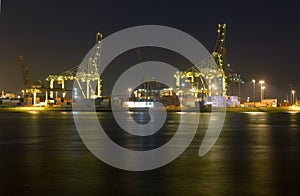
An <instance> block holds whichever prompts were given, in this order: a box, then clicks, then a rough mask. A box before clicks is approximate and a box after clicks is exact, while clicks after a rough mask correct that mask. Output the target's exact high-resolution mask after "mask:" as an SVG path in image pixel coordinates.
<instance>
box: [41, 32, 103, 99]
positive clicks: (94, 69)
mask: <svg viewBox="0 0 300 196" xmlns="http://www.w3.org/2000/svg"><path fill="white" fill-rule="evenodd" d="M101 45H102V34H101V33H100V32H98V33H97V34H96V45H95V47H94V50H93V53H92V55H91V57H90V58H89V59H88V61H87V62H85V63H87V64H86V65H84V66H83V65H77V66H75V67H73V68H71V69H69V70H67V71H65V72H63V73H61V74H58V75H49V76H48V77H47V78H46V80H47V81H49V82H50V98H51V99H52V98H53V89H54V81H57V82H58V84H61V89H62V90H63V91H64V90H65V81H66V80H75V81H76V84H77V86H78V88H79V90H80V91H81V94H82V98H83V99H90V98H96V97H101V96H102V89H101V88H102V83H101V82H102V80H101V78H100V75H99V73H98V65H99V64H100V53H101ZM93 81H97V83H98V84H97V95H94V94H93V93H94V89H93V88H92V86H91V82H93Z"/></svg>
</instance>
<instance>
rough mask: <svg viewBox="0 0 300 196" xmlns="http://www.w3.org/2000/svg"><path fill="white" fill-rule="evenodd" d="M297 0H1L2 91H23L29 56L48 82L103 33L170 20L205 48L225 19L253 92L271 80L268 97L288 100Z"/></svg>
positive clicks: (293, 78)
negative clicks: (257, 85) (254, 82)
mask: <svg viewBox="0 0 300 196" xmlns="http://www.w3.org/2000/svg"><path fill="white" fill-rule="evenodd" d="M299 10H300V3H299V1H290V2H289V1H269V2H261V1H244V2H243V1H237V2H231V1H210V0H209V1H163V0H161V1H141V0H140V1H100V0H98V1H96V0H88V1H83V0H82V1H78V0H72V1H69V0H60V1H58V0H26V1H21V0H2V8H1V14H0V43H1V45H0V69H1V70H0V89H1V90H2V89H3V90H6V91H10V92H19V91H20V90H21V89H22V83H23V81H22V72H21V67H20V64H19V61H18V56H19V55H22V56H23V57H24V60H25V63H26V64H27V66H28V67H29V73H30V77H31V78H32V79H35V80H45V78H46V76H47V75H49V74H58V73H61V72H63V71H65V70H67V69H69V68H71V67H73V66H75V65H77V64H79V63H80V62H81V60H82V59H83V57H84V56H85V54H86V53H87V52H88V51H89V50H90V49H91V48H92V47H93V45H94V42H95V34H96V32H98V31H100V32H102V33H103V35H104V37H105V36H108V35H110V34H112V33H114V32H117V31H119V30H122V29H124V28H128V27H132V26H137V25H147V24H153V25H165V26H170V27H174V28H177V29H179V30H182V31H184V32H186V33H188V34H190V35H192V36H193V37H195V38H196V39H197V40H199V41H200V42H201V43H202V44H203V45H204V46H205V47H206V48H207V49H208V51H210V52H211V51H212V50H213V48H214V46H215V42H216V31H217V24H218V23H223V22H225V23H226V24H227V40H226V46H227V55H228V61H229V63H230V64H231V67H232V69H233V70H234V71H236V72H238V73H239V74H240V75H241V77H242V78H243V80H244V81H245V84H244V85H243V86H242V96H243V97H246V96H251V95H252V91H251V87H252V86H251V85H252V84H251V82H250V81H251V79H253V78H255V79H256V80H260V79H264V80H265V81H266V96H267V97H278V98H280V99H282V98H284V97H286V95H287V94H288V93H289V92H290V84H292V85H293V88H294V89H295V90H296V95H297V92H299V93H300V77H298V75H299V70H300V69H299V67H300V65H299V46H300V40H299V35H300V23H299V19H300V17H299Z"/></svg>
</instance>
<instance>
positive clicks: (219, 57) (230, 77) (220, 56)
mask: <svg viewBox="0 0 300 196" xmlns="http://www.w3.org/2000/svg"><path fill="white" fill-rule="evenodd" d="M225 43H226V24H225V23H223V24H218V31H217V42H216V45H215V48H214V51H213V52H212V56H213V58H214V59H215V61H216V63H217V65H218V67H219V69H220V71H221V72H223V74H224V82H225V83H224V87H225V89H226V91H227V92H226V94H227V95H229V94H231V93H232V92H231V91H232V89H231V87H233V85H234V84H238V85H239V88H240V84H241V83H242V80H241V78H240V75H238V74H237V73H235V72H233V71H232V69H231V68H230V65H229V63H228V61H227V54H226V46H225ZM239 96H240V90H239Z"/></svg>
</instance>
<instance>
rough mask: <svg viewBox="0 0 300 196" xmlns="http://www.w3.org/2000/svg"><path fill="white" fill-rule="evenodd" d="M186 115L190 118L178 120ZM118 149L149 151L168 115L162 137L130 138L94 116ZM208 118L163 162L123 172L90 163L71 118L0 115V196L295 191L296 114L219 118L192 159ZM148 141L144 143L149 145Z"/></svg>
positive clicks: (298, 181) (299, 154) (299, 138)
mask: <svg viewBox="0 0 300 196" xmlns="http://www.w3.org/2000/svg"><path fill="white" fill-rule="evenodd" d="M186 115H192V114H186ZM98 117H99V121H100V122H101V123H102V125H103V126H104V127H105V128H106V129H105V130H107V134H108V135H109V136H110V137H111V139H112V140H114V141H115V142H116V143H118V144H119V145H122V146H124V147H127V148H131V149H135V150H145V149H153V148H155V147H158V146H160V145H163V144H164V143H165V142H167V141H168V140H169V139H170V138H171V137H172V135H173V134H174V132H175V131H176V128H177V125H178V121H179V114H177V113H171V114H169V116H168V123H167V124H166V125H165V126H164V131H161V132H160V133H157V134H155V135H153V136H151V137H150V138H148V140H147V139H143V138H142V139H141V138H136V137H130V136H129V135H128V134H126V133H124V132H122V131H121V129H120V128H119V127H118V126H117V125H116V124H115V122H114V120H112V116H111V113H108V112H107V113H106V112H104V113H98ZM208 119H209V114H202V116H201V125H200V127H199V131H198V133H197V135H196V137H195V138H194V140H193V142H192V143H191V145H190V146H189V148H188V149H187V150H186V151H185V152H184V153H183V154H182V155H181V156H179V157H178V158H177V159H176V160H175V161H173V162H171V163H170V164H168V165H166V166H164V167H162V168H159V169H156V170H151V171H146V172H130V171H123V170H119V169H116V168H113V167H111V166H108V165H106V164H105V163H103V162H101V161H100V160H98V159H97V158H96V157H95V156H93V155H92V154H91V153H90V152H89V151H88V150H87V148H86V147H85V145H84V144H83V143H82V141H81V139H80V137H79V135H78V133H77V131H76V127H75V124H74V120H73V115H72V113H71V112H57V111H56V112H25V113H6V112H2V113H0V195H20V194H22V195H25V194H34V195H54V194H56V195H57V194H59V195H83V194H86V195H96V194H97V195H162V194H164V195H241V194H243V195H281V194H297V193H298V192H299V185H300V168H299V167H300V114H295V113H294V114H293V113H227V114H226V119H225V124H224V127H223V130H222V132H221V135H220V137H219V139H218V141H217V143H216V145H215V146H214V147H213V148H212V150H211V151H210V152H209V153H208V154H207V155H206V156H204V157H202V158H200V157H198V156H197V154H198V150H199V146H200V144H201V141H202V138H203V134H204V132H203V130H204V128H205V127H206V125H207V122H208V121H207V120H208ZM149 141H151V142H149Z"/></svg>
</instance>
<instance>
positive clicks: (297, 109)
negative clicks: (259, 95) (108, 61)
mask: <svg viewBox="0 0 300 196" xmlns="http://www.w3.org/2000/svg"><path fill="white" fill-rule="evenodd" d="M74 110H75V111H89V109H85V108H75V109H74ZM27 111H73V108H72V107H35V106H29V107H27V106H26V107H0V112H27ZM96 111H97V112H111V111H112V109H111V108H96ZM167 111H168V112H178V111H181V110H180V108H167ZM190 111H195V109H191V110H190ZM213 111H217V109H216V110H214V109H213ZM221 111H224V110H221ZM226 112H237V113H243V112H273V113H298V112H299V113H300V107H235V108H233V107H232V108H231V107H229V108H226Z"/></svg>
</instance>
